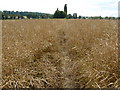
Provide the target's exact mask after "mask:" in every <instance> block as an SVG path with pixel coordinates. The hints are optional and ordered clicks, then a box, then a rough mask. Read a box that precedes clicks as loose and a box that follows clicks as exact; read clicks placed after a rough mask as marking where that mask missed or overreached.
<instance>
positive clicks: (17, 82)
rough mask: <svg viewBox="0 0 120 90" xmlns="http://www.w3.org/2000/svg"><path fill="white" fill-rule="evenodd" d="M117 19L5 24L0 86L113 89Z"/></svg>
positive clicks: (18, 21)
mask: <svg viewBox="0 0 120 90" xmlns="http://www.w3.org/2000/svg"><path fill="white" fill-rule="evenodd" d="M117 35H118V26H117V20H89V19H88V20H74V19H71V20H67V19H45V20H44V19H43V20H4V21H3V22H2V53H3V55H2V88H118V87H119V84H118V82H119V81H120V79H119V77H118V43H117V42H118V36H117Z"/></svg>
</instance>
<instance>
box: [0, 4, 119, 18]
mask: <svg viewBox="0 0 120 90" xmlns="http://www.w3.org/2000/svg"><path fill="white" fill-rule="evenodd" d="M54 18H56V19H59V18H63V19H113V20H114V19H120V17H108V16H106V17H101V16H94V17H93V16H91V17H88V16H77V13H73V15H72V14H68V13H67V4H65V5H64V11H60V10H59V9H58V8H57V10H56V11H55V13H54V14H47V13H39V12H27V11H25V12H22V11H21V12H19V11H7V10H5V11H0V19H2V20H6V19H54Z"/></svg>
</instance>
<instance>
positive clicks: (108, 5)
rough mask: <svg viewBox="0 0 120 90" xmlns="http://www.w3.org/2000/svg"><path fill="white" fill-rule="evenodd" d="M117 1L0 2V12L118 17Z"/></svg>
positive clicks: (35, 0) (13, 0)
mask: <svg viewBox="0 0 120 90" xmlns="http://www.w3.org/2000/svg"><path fill="white" fill-rule="evenodd" d="M118 1H119V0H1V1H0V10H1V11H3V10H13V11H32V12H43V13H51V14H53V13H54V11H55V10H56V9H57V8H59V10H64V4H67V7H68V13H70V14H73V13H77V14H78V15H81V16H100V15H101V16H118Z"/></svg>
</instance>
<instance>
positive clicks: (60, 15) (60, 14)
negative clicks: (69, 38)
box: [53, 8, 67, 18]
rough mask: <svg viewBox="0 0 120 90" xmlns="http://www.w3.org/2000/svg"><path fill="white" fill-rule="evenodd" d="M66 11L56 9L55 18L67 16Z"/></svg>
mask: <svg viewBox="0 0 120 90" xmlns="http://www.w3.org/2000/svg"><path fill="white" fill-rule="evenodd" d="M66 16H67V15H66V13H65V12H63V11H59V10H58V8H57V10H56V11H55V13H54V15H53V18H66Z"/></svg>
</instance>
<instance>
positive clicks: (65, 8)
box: [64, 4, 67, 14]
mask: <svg viewBox="0 0 120 90" xmlns="http://www.w3.org/2000/svg"><path fill="white" fill-rule="evenodd" d="M64 12H65V13H66V14H67V4H65V6H64Z"/></svg>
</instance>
